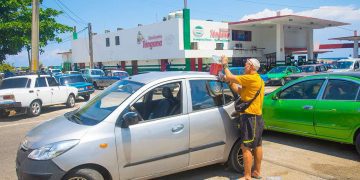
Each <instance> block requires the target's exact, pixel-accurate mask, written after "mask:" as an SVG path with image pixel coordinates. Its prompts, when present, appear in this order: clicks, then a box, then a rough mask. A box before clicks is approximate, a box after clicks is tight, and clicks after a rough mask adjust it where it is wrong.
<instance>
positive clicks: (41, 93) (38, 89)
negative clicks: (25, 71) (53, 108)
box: [34, 77, 52, 106]
mask: <svg viewBox="0 0 360 180" xmlns="http://www.w3.org/2000/svg"><path fill="white" fill-rule="evenodd" d="M34 89H35V93H36V96H37V98H38V99H40V100H41V102H42V105H43V106H44V105H50V104H51V96H52V95H51V90H50V88H49V86H48V84H47V82H46V78H45V77H37V78H36V80H35V88H34Z"/></svg>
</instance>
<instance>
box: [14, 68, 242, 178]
mask: <svg viewBox="0 0 360 180" xmlns="http://www.w3.org/2000/svg"><path fill="white" fill-rule="evenodd" d="M171 87H173V88H171ZM174 87H175V88H174ZM159 88H160V89H161V92H162V93H161V94H157V93H154V92H155V90H156V91H158V89H159ZM233 100H234V95H233V93H232V92H231V91H230V90H229V88H228V86H227V85H226V84H225V83H222V82H220V81H218V80H217V78H216V77H215V76H212V75H209V73H201V72H152V73H147V74H142V75H137V76H132V77H129V78H126V79H124V80H122V81H118V82H116V83H114V84H113V85H112V86H110V87H108V88H107V89H105V90H104V91H103V92H102V93H101V94H99V95H98V96H96V97H94V98H93V99H92V100H90V101H89V102H87V103H86V104H85V105H83V106H82V107H80V108H79V109H78V110H75V111H73V112H69V113H66V114H65V115H63V116H60V117H57V118H55V119H53V120H50V121H47V122H44V123H42V124H40V125H39V126H37V127H35V128H34V129H32V130H31V131H30V132H29V133H28V134H27V135H26V137H25V138H24V140H23V142H22V143H21V144H20V147H19V150H18V153H17V158H16V171H17V175H18V178H19V179H89V180H92V179H96V180H101V179H149V178H154V177H159V176H164V175H168V174H172V173H176V172H180V171H185V170H189V169H194V168H198V167H202V166H206V165H210V164H216V163H224V162H229V164H230V165H231V166H232V167H233V168H234V169H235V170H236V171H241V170H242V156H241V150H240V143H239V141H238V134H239V132H238V131H239V130H238V129H237V128H236V124H237V123H236V122H234V120H232V118H231V117H230V114H231V113H232V112H233V110H234V106H233Z"/></svg>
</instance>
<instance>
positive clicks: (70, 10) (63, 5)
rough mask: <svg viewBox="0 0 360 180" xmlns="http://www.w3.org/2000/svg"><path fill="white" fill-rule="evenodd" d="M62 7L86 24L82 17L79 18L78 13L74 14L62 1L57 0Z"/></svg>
mask: <svg viewBox="0 0 360 180" xmlns="http://www.w3.org/2000/svg"><path fill="white" fill-rule="evenodd" d="M57 1H58V2H59V3H60V4H61V5H62V6H63V7H65V8H66V9H67V10H68V11H69V12H70V13H71V14H73V15H74V16H75V17H77V18H78V19H79V20H80V21H82V23H84V24H86V21H84V19H82V18H80V17H79V16H78V15H76V14H75V13H74V12H73V11H71V10H70V9H69V8H68V7H67V6H66V5H65V4H64V3H62V2H61V1H60V0H57Z"/></svg>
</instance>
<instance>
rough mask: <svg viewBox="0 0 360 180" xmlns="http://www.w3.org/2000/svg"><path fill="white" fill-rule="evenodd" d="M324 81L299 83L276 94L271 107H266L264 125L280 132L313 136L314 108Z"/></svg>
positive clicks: (316, 80) (314, 80) (315, 80)
mask: <svg viewBox="0 0 360 180" xmlns="http://www.w3.org/2000/svg"><path fill="white" fill-rule="evenodd" d="M324 81H325V80H324V79H313V80H306V81H301V82H298V83H296V84H293V85H290V86H287V87H285V88H284V89H283V90H281V91H280V92H279V93H277V94H276V98H273V100H272V102H271V105H267V107H266V108H267V109H266V113H267V114H266V116H265V117H264V119H265V121H266V125H267V126H269V127H270V128H273V129H277V130H282V131H288V132H294V133H306V134H315V129H314V126H313V120H314V107H315V105H316V102H317V96H318V94H319V91H320V88H321V86H322V84H323V82H324Z"/></svg>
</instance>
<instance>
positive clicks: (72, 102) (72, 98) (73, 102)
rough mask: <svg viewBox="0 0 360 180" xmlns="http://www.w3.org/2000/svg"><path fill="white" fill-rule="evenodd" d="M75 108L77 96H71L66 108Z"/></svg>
mask: <svg viewBox="0 0 360 180" xmlns="http://www.w3.org/2000/svg"><path fill="white" fill-rule="evenodd" d="M74 106H75V96H74V95H73V94H70V95H69V97H68V99H67V101H66V107H68V108H72V107H74Z"/></svg>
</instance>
